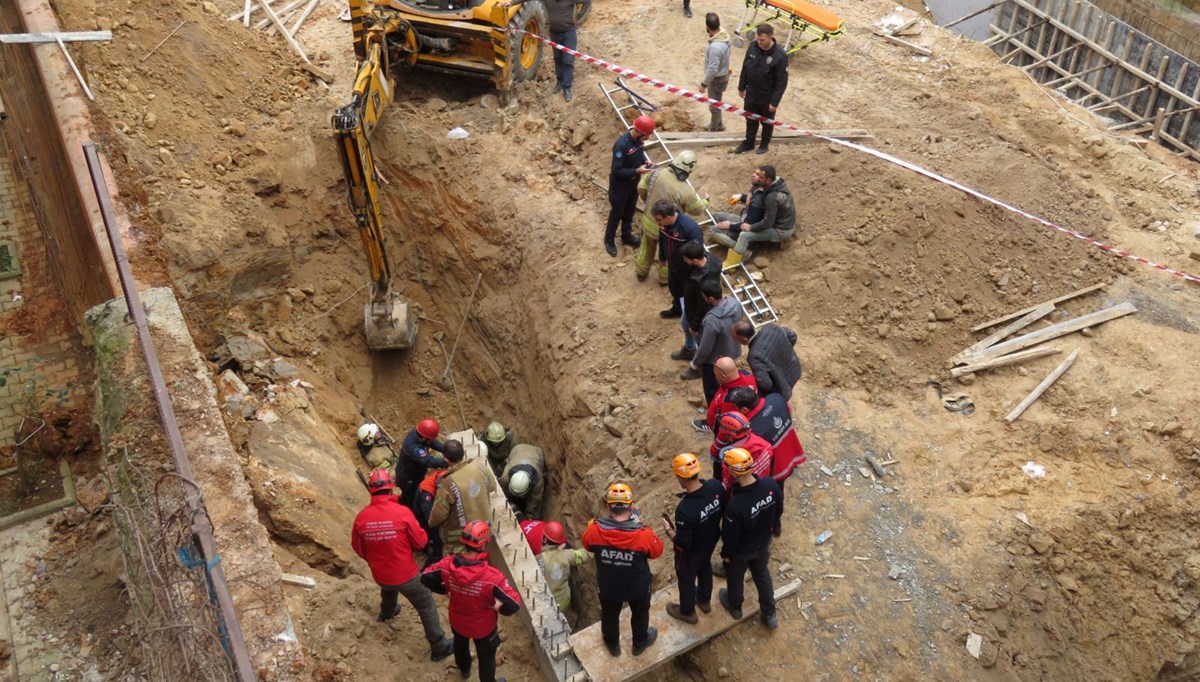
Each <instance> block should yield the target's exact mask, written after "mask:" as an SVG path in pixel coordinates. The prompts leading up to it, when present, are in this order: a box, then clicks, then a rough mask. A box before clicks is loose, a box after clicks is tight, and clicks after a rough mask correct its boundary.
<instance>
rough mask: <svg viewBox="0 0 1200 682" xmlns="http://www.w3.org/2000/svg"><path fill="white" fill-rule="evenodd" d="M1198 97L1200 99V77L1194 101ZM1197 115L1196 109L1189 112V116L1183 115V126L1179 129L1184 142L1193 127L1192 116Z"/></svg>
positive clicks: (1193, 91)
mask: <svg viewBox="0 0 1200 682" xmlns="http://www.w3.org/2000/svg"><path fill="white" fill-rule="evenodd" d="M1197 99H1200V79H1198V80H1197V81H1196V87H1195V88H1194V89H1193V90H1192V101H1196V100H1197ZM1195 115H1196V110H1195V109H1193V110H1192V111H1189V112H1188V114H1187V116H1184V117H1183V127H1182V128H1180V129H1179V139H1180V140H1182V141H1183V142H1184V144H1187V141H1188V132H1190V130H1189V129H1190V128H1191V127H1192V117H1193V116H1195Z"/></svg>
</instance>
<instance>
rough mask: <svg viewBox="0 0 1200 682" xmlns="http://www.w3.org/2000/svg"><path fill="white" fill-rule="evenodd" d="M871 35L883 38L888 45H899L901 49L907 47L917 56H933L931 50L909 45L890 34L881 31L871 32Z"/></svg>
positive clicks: (912, 44)
mask: <svg viewBox="0 0 1200 682" xmlns="http://www.w3.org/2000/svg"><path fill="white" fill-rule="evenodd" d="M873 33H874V34H875V35H877V36H879V37H880V38H883V39H884V40H886V41H888V42H889V43H895V44H897V45H900V46H901V47H907V48H908V49H910V50H912V51H913V52H916V53H917V54H919V55H924V56H926V57H932V56H933V50H931V49H929V48H928V47H921V46H920V45H917V44H915V43H910V42H908V41H907V40H905V39H903V38H897V37H896V36H894V35H892V34H890V33H884V32H883V31H873Z"/></svg>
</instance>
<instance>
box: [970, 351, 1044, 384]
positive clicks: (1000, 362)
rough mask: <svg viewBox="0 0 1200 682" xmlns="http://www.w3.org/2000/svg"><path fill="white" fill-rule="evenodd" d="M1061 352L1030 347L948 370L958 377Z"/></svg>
mask: <svg viewBox="0 0 1200 682" xmlns="http://www.w3.org/2000/svg"><path fill="white" fill-rule="evenodd" d="M1061 352H1062V351H1060V350H1059V349H1057V348H1030V349H1029V350H1023V351H1018V352H1016V353H1010V354H1008V355H1001V356H1000V357H998V358H992V359H991V360H985V361H983V362H980V363H978V364H975V365H963V366H962V367H955V368H954V369H952V370H950V376H952V377H955V378H958V377H961V376H964V375H967V374H974V373H976V372H979V371H982V370H985V369H993V368H996V367H1003V366H1004V365H1011V364H1013V363H1015V362H1024V361H1026V360H1033V359H1036V358H1043V357H1046V356H1047V355H1054V354H1055V353H1061Z"/></svg>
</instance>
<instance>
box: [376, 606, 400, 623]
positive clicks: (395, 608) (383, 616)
mask: <svg viewBox="0 0 1200 682" xmlns="http://www.w3.org/2000/svg"><path fill="white" fill-rule="evenodd" d="M399 613H400V605H399V604H396V605H395V606H393V607H392V612H391V613H382V612H381V613H380V614H379V622H380V623H383V622H386V621H389V620H391V619H393V618H395V617H396V616H397V615H398V614H399Z"/></svg>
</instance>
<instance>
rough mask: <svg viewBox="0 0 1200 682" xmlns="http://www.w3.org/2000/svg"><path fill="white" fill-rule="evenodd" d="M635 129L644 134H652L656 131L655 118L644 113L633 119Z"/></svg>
mask: <svg viewBox="0 0 1200 682" xmlns="http://www.w3.org/2000/svg"><path fill="white" fill-rule="evenodd" d="M633 129H634V130H636V131H638V132H639V133H641V134H643V135H650V134H651V133H653V132H654V119H652V118H650V117H649V116H647V115H645V114H642V115H641V116H638V117H637V118H635V119H633Z"/></svg>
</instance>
